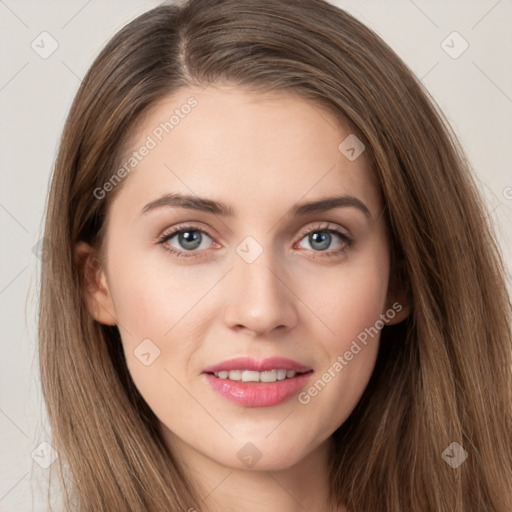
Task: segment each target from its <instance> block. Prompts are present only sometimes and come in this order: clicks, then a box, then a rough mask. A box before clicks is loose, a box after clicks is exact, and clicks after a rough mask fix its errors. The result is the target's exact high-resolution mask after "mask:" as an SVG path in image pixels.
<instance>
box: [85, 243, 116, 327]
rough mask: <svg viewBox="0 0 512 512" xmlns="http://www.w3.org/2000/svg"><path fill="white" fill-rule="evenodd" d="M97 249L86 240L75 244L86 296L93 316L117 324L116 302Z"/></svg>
mask: <svg viewBox="0 0 512 512" xmlns="http://www.w3.org/2000/svg"><path fill="white" fill-rule="evenodd" d="M95 252H96V251H95V250H94V249H93V248H92V247H91V246H90V245H89V244H87V243H85V242H78V244H76V246H75V259H76V262H77V264H78V266H79V268H80V272H81V278H82V279H81V282H82V286H83V292H84V298H85V301H86V304H87V308H88V309H89V312H90V313H91V316H92V317H93V318H94V319H95V320H96V321H98V322H100V323H101V324H104V325H116V324H117V318H116V313H115V308H114V303H113V301H112V297H111V295H110V291H109V289H108V284H107V279H106V275H105V271H104V269H103V268H102V265H101V263H100V261H99V259H98V258H97V257H96V255H95Z"/></svg>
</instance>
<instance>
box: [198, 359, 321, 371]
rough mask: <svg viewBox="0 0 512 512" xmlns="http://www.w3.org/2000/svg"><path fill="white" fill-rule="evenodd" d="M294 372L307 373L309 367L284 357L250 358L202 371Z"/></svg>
mask: <svg viewBox="0 0 512 512" xmlns="http://www.w3.org/2000/svg"><path fill="white" fill-rule="evenodd" d="M280 369H282V370H294V371H296V372H298V373H304V372H309V371H311V370H312V368H311V367H309V366H306V365H304V364H301V363H298V362H297V361H294V360H293V359H288V358H286V357H269V358H266V359H254V358H252V357H236V358H234V359H228V360H226V361H222V362H221V363H218V364H214V365H212V366H208V367H207V368H205V369H204V370H203V372H204V373H214V372H222V371H231V370H253V371H258V372H265V371H269V370H280Z"/></svg>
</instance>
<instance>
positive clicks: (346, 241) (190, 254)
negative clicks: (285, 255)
mask: <svg viewBox="0 0 512 512" xmlns="http://www.w3.org/2000/svg"><path fill="white" fill-rule="evenodd" d="M185 231H197V232H199V233H204V234H206V235H208V236H209V237H210V238H212V239H213V237H212V236H211V235H210V234H209V233H208V232H207V231H205V230H204V229H200V228H199V227H197V226H189V225H179V226H175V227H174V228H172V229H171V230H170V231H167V232H165V233H163V234H162V235H161V237H159V238H158V240H157V242H156V243H157V244H160V245H162V246H163V248H164V249H165V250H166V251H168V252H170V253H172V254H173V255H175V256H176V257H180V256H183V257H185V258H195V257H198V255H197V254H196V253H198V252H200V251H180V250H178V249H176V248H174V247H171V246H169V245H167V244H166V242H167V241H169V240H170V239H171V238H173V237H174V236H175V235H177V234H179V233H183V232H185ZM317 232H321V233H322V232H323V233H330V234H335V235H337V236H339V238H340V239H341V242H342V246H341V247H339V248H338V249H335V250H331V251H314V250H312V249H308V250H310V251H312V252H313V253H319V254H318V255H317V256H313V258H318V257H321V258H330V257H334V256H338V255H341V254H344V253H345V252H347V251H348V250H349V249H350V248H351V247H352V245H353V240H352V239H351V238H350V237H349V236H347V235H346V234H344V233H342V232H341V231H338V230H337V229H333V228H330V227H329V224H324V225H321V226H314V227H311V228H307V229H304V230H303V231H302V232H301V234H300V238H299V240H298V241H299V242H300V241H302V239H303V238H304V237H306V236H307V235H309V234H311V233H317Z"/></svg>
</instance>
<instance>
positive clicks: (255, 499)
mask: <svg viewBox="0 0 512 512" xmlns="http://www.w3.org/2000/svg"><path fill="white" fill-rule="evenodd" d="M164 431H165V437H166V440H167V443H168V444H169V445H170V447H171V450H172V453H173V454H174V455H175V457H176V459H177V460H179V461H181V463H182V465H183V466H184V469H185V471H186V472H187V473H188V475H189V478H190V479H191V481H192V482H194V484H195V485H196V489H198V493H197V494H198V496H199V497H200V502H199V503H197V504H194V506H193V507H191V509H189V512H199V511H200V512H220V511H222V512H238V511H240V510H244V512H267V511H268V510H279V511H280V512H302V511H306V510H307V511H308V512H326V511H331V510H332V511H336V512H344V510H343V509H337V508H335V507H334V506H333V505H332V504H330V503H329V499H328V497H329V474H328V463H329V451H330V449H331V442H332V440H331V438H328V439H327V440H326V441H324V442H323V443H322V444H321V445H320V446H318V447H317V448H316V449H315V450H314V451H312V452H311V453H309V454H307V455H306V456H305V457H304V458H302V459H301V460H300V461H299V462H297V463H296V464H294V465H292V466H290V467H287V468H281V469H277V470H257V468H256V467H255V468H253V469H240V468H232V467H227V466H224V465H222V464H219V463H218V462H217V461H215V460H213V459H212V458H210V457H207V456H205V455H204V454H202V453H199V452H198V451H196V450H194V449H193V448H192V447H191V446H189V445H187V444H185V443H183V442H182V441H181V440H180V439H178V438H177V437H176V436H174V435H173V434H172V433H171V432H169V431H168V430H167V429H165V428H164Z"/></svg>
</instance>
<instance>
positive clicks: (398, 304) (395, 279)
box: [386, 265, 411, 325]
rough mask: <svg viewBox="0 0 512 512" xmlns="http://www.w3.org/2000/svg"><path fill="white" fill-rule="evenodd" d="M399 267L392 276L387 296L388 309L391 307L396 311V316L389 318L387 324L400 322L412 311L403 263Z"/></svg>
mask: <svg viewBox="0 0 512 512" xmlns="http://www.w3.org/2000/svg"><path fill="white" fill-rule="evenodd" d="M397 267H398V268H397V269H396V271H395V273H394V274H393V275H392V276H391V279H390V282H389V285H388V295H387V298H386V311H388V310H390V309H391V310H392V311H394V312H395V316H394V317H393V318H389V319H388V321H387V322H386V324H387V325H394V324H399V323H400V322H402V321H403V320H405V319H406V318H407V317H408V316H409V315H410V313H411V299H410V293H409V285H408V282H407V279H406V278H405V274H404V271H403V267H402V265H398V266H397Z"/></svg>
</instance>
